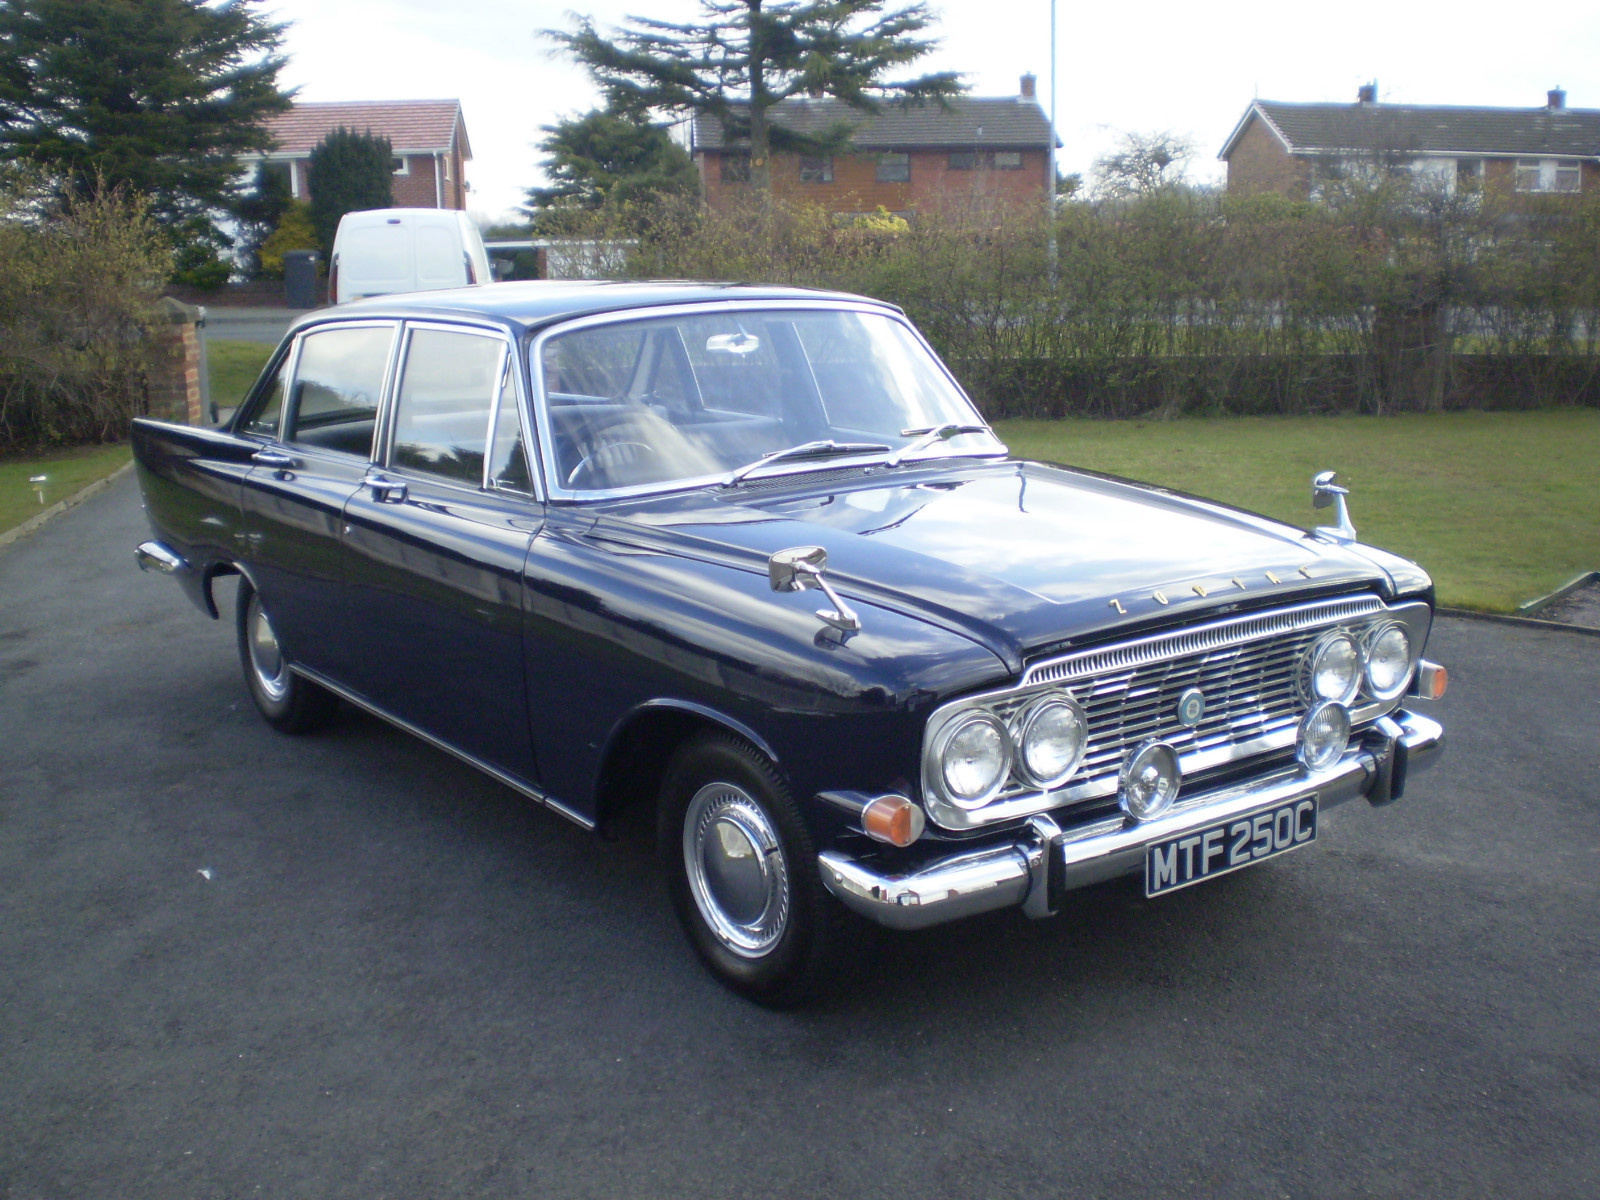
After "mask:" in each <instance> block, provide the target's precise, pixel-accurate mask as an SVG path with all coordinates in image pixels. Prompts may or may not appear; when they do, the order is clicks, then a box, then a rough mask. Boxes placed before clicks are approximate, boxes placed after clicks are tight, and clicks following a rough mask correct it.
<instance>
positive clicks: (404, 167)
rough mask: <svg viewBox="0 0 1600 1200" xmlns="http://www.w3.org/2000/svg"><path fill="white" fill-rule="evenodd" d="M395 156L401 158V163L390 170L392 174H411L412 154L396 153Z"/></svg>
mask: <svg viewBox="0 0 1600 1200" xmlns="http://www.w3.org/2000/svg"><path fill="white" fill-rule="evenodd" d="M393 157H395V158H398V159H399V160H400V165H399V166H398V167H396V168H395V169H394V170H392V171H390V172H389V173H390V174H391V175H409V174H411V156H410V155H409V154H396V155H394V156H393Z"/></svg>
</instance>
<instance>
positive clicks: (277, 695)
mask: <svg viewBox="0 0 1600 1200" xmlns="http://www.w3.org/2000/svg"><path fill="white" fill-rule="evenodd" d="M244 629H245V638H246V640H247V641H248V643H249V646H250V669H251V670H252V671H253V672H255V677H256V685H257V686H258V687H259V688H260V689H261V691H262V692H263V693H264V694H265V695H266V697H267V699H269V700H282V699H283V698H284V697H285V696H287V695H288V694H289V669H288V667H287V666H286V665H285V663H284V661H283V651H281V650H279V649H278V635H277V634H275V633H274V632H272V623H271V622H270V621H268V620H267V614H266V613H265V612H263V611H262V610H261V600H260V598H259V597H257V596H251V597H250V606H249V607H248V608H247V609H245V614H244Z"/></svg>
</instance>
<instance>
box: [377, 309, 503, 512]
mask: <svg viewBox="0 0 1600 1200" xmlns="http://www.w3.org/2000/svg"><path fill="white" fill-rule="evenodd" d="M418 330H430V331H432V332H434V333H454V334H464V335H466V336H468V337H482V338H491V339H493V340H495V341H498V342H499V343H500V358H499V361H498V362H497V363H496V364H495V374H496V376H497V379H496V382H495V388H494V395H493V396H491V397H490V399H489V416H488V425H487V426H486V427H485V433H484V455H483V471H482V472H481V473H480V474H479V475H478V483H477V487H476V488H474V487H473V485H472V484H469V483H465V482H463V481H462V480H459V479H449V478H446V477H445V476H443V475H434V474H432V473H430V472H428V471H419V470H417V469H416V468H414V467H404V466H396V465H395V463H394V428H395V417H396V415H397V413H398V410H399V408H400V388H401V387H402V386H403V385H404V383H405V371H404V367H405V363H406V359H407V357H408V356H409V354H410V353H411V335H412V334H414V333H416V332H417V331H418ZM515 357H516V346H515V345H514V344H513V343H512V341H511V339H510V338H508V337H507V336H506V331H505V330H504V329H503V328H501V327H499V326H495V325H468V324H465V323H459V324H458V323H456V322H452V321H437V320H420V321H411V320H406V321H402V322H401V330H400V337H399V338H398V339H397V345H396V348H395V352H394V356H393V359H392V361H391V363H390V372H391V374H390V383H389V387H388V388H387V389H386V390H385V392H384V404H383V410H382V412H383V421H382V427H381V437H382V442H381V443H377V444H378V445H379V447H380V449H381V453H379V454H376V455H374V456H373V459H372V462H373V465H374V466H376V467H379V468H380V469H382V470H384V471H392V472H394V473H395V474H397V475H404V476H406V477H408V478H411V479H417V480H421V481H425V482H427V483H436V484H440V485H442V486H447V487H457V488H461V489H463V490H465V491H481V492H494V493H496V494H504V495H508V496H525V495H526V494H527V493H525V492H514V491H511V490H510V489H507V488H496V487H490V486H489V447H490V443H491V441H492V439H493V438H494V429H495V423H496V422H497V421H498V419H499V414H500V398H501V394H502V393H503V392H504V391H505V381H506V365H507V363H508V361H511V360H514V359H515ZM513 373H514V372H513Z"/></svg>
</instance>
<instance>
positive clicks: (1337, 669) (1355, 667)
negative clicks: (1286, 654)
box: [1302, 629, 1361, 704]
mask: <svg viewBox="0 0 1600 1200" xmlns="http://www.w3.org/2000/svg"><path fill="white" fill-rule="evenodd" d="M1304 672H1305V673H1304V675H1303V676H1302V681H1303V686H1304V688H1305V693H1306V699H1307V700H1309V701H1311V702H1312V703H1313V704H1315V703H1316V702H1317V701H1319V700H1337V701H1338V702H1339V703H1340V704H1345V703H1348V702H1349V701H1350V700H1351V699H1353V698H1354V697H1355V694H1356V689H1357V688H1359V687H1360V686H1361V647H1360V646H1358V645H1356V640H1355V638H1353V637H1351V636H1350V635H1349V634H1348V633H1346V632H1344V630H1342V629H1335V630H1331V631H1330V632H1328V633H1325V634H1323V635H1322V636H1321V637H1320V638H1318V639H1317V641H1316V643H1315V644H1314V645H1313V646H1312V647H1311V651H1310V653H1309V654H1307V655H1306V658H1305V668H1304Z"/></svg>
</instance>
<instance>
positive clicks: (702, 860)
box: [683, 783, 789, 958]
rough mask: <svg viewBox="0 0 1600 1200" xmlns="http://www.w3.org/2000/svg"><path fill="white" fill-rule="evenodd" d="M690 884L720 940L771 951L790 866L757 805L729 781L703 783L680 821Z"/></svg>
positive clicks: (743, 949) (748, 954)
mask: <svg viewBox="0 0 1600 1200" xmlns="http://www.w3.org/2000/svg"><path fill="white" fill-rule="evenodd" d="M683 865H684V867H685V869H686V870H687V871H688V875H689V891H690V893H691V894H692V895H693V896H694V902H695V905H696V906H697V907H698V908H699V909H700V915H701V916H702V917H704V918H705V921H706V924H707V925H708V926H709V927H710V929H711V932H712V933H713V934H714V935H715V936H716V939H717V941H719V942H721V943H722V944H723V945H724V946H725V947H727V948H728V949H729V950H731V951H732V952H733V953H734V954H737V955H739V956H740V957H741V958H760V957H761V956H762V955H763V954H766V953H767V952H768V951H770V950H771V949H772V948H773V947H774V946H775V945H777V943H778V940H779V939H780V938H781V937H783V931H784V929H785V928H787V926H788V923H789V869H788V864H787V863H785V862H784V858H783V847H782V846H781V845H780V844H779V842H778V833H777V830H775V829H774V828H773V827H772V822H771V821H769V820H768V819H767V814H766V813H765V812H763V811H762V809H761V806H760V805H759V804H757V803H756V802H755V801H754V800H752V799H751V798H750V796H749V794H748V793H746V792H745V791H744V790H743V789H742V788H739V787H737V786H735V785H734V784H731V783H708V784H706V785H705V787H703V788H701V789H700V790H699V791H698V792H696V793H695V794H694V798H693V799H692V800H690V801H689V811H688V813H687V814H686V815H685V817H684V822H683Z"/></svg>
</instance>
